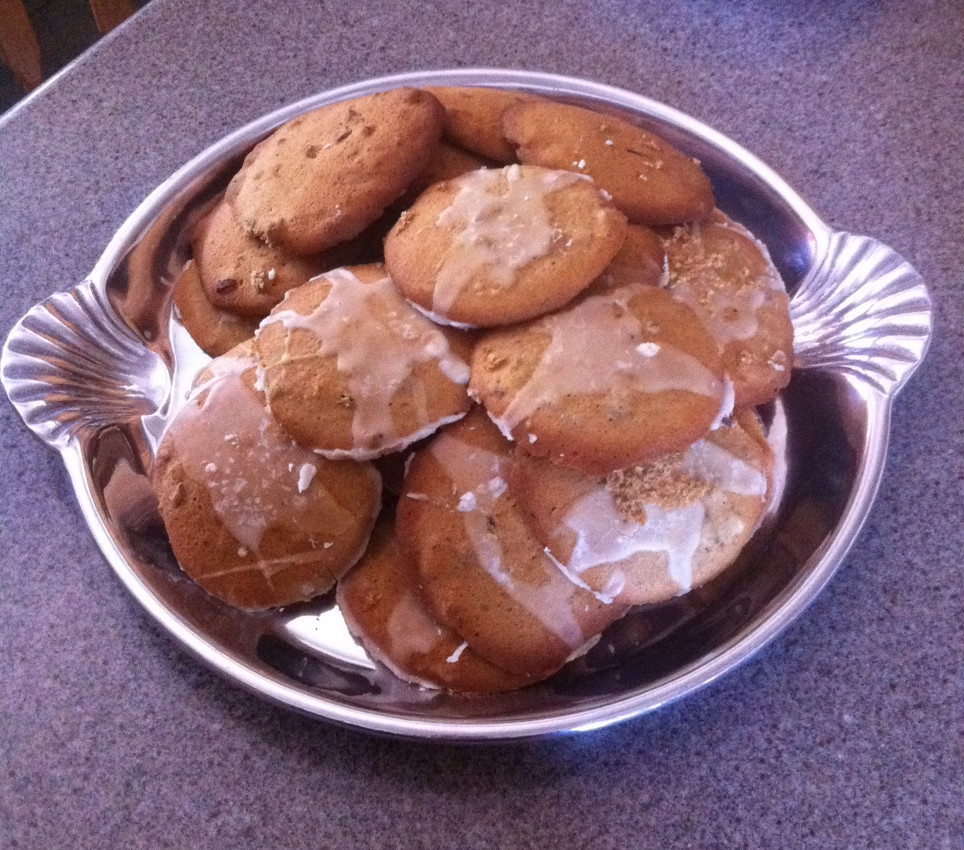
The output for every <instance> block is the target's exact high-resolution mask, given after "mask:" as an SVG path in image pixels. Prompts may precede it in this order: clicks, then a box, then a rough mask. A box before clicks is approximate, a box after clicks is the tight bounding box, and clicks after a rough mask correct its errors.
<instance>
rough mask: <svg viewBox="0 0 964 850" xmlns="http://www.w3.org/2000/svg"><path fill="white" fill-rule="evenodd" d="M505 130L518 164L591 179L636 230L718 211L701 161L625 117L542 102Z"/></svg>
mask: <svg viewBox="0 0 964 850" xmlns="http://www.w3.org/2000/svg"><path fill="white" fill-rule="evenodd" d="M502 128H503V131H504V133H505V135H506V138H508V139H509V141H510V142H512V143H513V144H514V145H515V146H516V153H517V154H518V156H519V161H520V162H524V163H530V164H533V165H542V166H544V167H546V168H563V169H567V170H569V171H577V172H579V173H580V174H588V175H589V176H590V177H592V178H593V180H595V181H596V183H597V184H598V185H599V186H600V187H601V188H603V189H605V190H606V191H607V192H609V193H610V194H611V195H612V196H613V202H614V203H615V204H616V206H617V207H618V208H619V209H621V210H622V211H623V212H624V213H626V215H627V216H629V220H630V221H632V222H635V223H637V224H652V225H657V224H679V223H682V222H685V221H692V220H695V219H700V218H703V217H705V216H707V215H709V214H710V212H712V210H713V207H714V206H715V201H714V199H713V188H712V186H711V185H710V181H709V178H707V176H706V175H705V174H704V173H703V170H702V169H701V168H700V166H699V163H697V162H695V161H694V160H692V159H690V158H688V157H686V156H684V155H683V154H682V153H680V152H679V151H678V150H676V149H675V148H674V147H673V146H672V145H670V144H669V143H667V142H665V141H663V140H662V139H661V138H659V137H658V136H654V135H653V134H652V133H648V132H646V131H645V130H643V129H641V128H640V127H637V126H635V125H634V124H630V123H629V122H628V121H625V120H623V119H621V118H616V117H614V116H612V115H603V114H601V113H599V112H593V111H592V110H590V109H583V108H582V107H579V106H570V105H568V104H563V103H556V102H553V101H545V100H541V101H540V100H536V101H527V102H524V103H517V104H514V105H513V106H510V107H508V108H507V109H506V111H505V112H504V114H503V117H502Z"/></svg>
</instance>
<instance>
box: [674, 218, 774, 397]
mask: <svg viewBox="0 0 964 850" xmlns="http://www.w3.org/2000/svg"><path fill="white" fill-rule="evenodd" d="M665 246H666V256H667V265H668V270H669V280H668V289H669V291H670V293H671V294H672V295H673V297H674V298H676V299H678V300H679V301H682V302H683V303H684V304H687V305H688V306H690V307H692V309H693V310H694V312H695V313H696V315H697V316H699V317H700V319H701V320H702V322H703V324H704V325H705V326H706V328H707V330H709V332H710V333H711V334H712V335H713V337H714V338H715V339H716V340H717V342H718V343H719V344H720V346H721V348H722V350H723V364H724V366H725V367H726V371H727V373H728V375H729V376H730V379H731V380H732V381H733V388H734V394H735V397H736V405H737V406H738V407H741V406H748V405H756V404H763V403H764V402H767V401H770V400H771V399H773V398H775V397H776V395H777V393H778V392H779V391H780V390H781V389H782V388H783V387H785V386H786V385H787V384H788V383H789V381H790V368H791V365H792V361H793V325H791V324H790V316H789V312H788V303H789V302H788V298H787V293H786V288H785V287H784V284H783V279H782V278H781V277H780V273H779V272H778V271H777V269H776V267H775V266H774V265H773V262H772V260H771V259H770V255H769V253H768V252H767V249H766V247H765V246H764V245H763V244H762V243H760V242H759V241H758V240H757V239H756V238H755V237H754V236H753V234H752V233H750V231H748V230H747V229H746V228H745V227H743V226H742V225H740V224H738V223H737V222H735V221H733V220H731V219H729V218H727V217H726V216H725V215H724V214H723V213H721V212H719V211H717V212H715V213H714V215H713V217H712V218H711V219H710V220H709V221H706V222H700V223H694V224H688V225H685V226H680V227H677V228H675V229H674V230H673V231H672V233H671V234H669V235H667V237H666V239H665Z"/></svg>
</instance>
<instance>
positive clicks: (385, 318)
mask: <svg viewBox="0 0 964 850" xmlns="http://www.w3.org/2000/svg"><path fill="white" fill-rule="evenodd" d="M468 345H469V342H468V340H466V339H463V338H462V336H461V334H459V333H458V332H456V331H451V330H449V329H442V328H439V327H438V326H436V325H435V324H433V323H432V322H430V321H429V320H428V319H426V318H425V317H424V316H422V315H421V314H420V313H418V312H417V311H416V310H415V309H414V308H413V307H412V306H411V305H410V304H408V303H407V302H406V301H405V300H404V299H403V298H402V297H401V295H399V293H398V291H397V290H396V288H395V286H394V285H393V284H392V281H391V279H390V278H389V277H388V275H387V274H386V272H385V269H384V267H382V266H378V265H371V266H356V267H354V268H352V269H335V270H333V271H330V272H326V273H325V274H324V275H322V276H320V277H317V278H315V279H314V280H312V281H310V282H309V283H307V284H306V285H305V286H301V287H298V288H297V289H292V290H291V291H289V293H288V295H287V297H286V298H285V300H284V301H282V302H281V303H280V304H279V305H278V306H277V307H275V308H274V310H272V312H271V315H270V316H268V318H266V319H265V320H264V321H263V322H262V323H261V329H260V330H259V332H258V338H257V351H258V356H259V358H260V361H261V364H262V366H263V368H264V376H263V378H264V388H265V393H266V395H267V398H268V404H269V405H270V408H271V413H272V415H273V416H274V417H275V419H277V420H278V422H279V423H280V424H281V427H282V428H284V430H285V431H287V432H288V433H289V434H290V435H291V436H292V437H294V438H295V439H296V440H297V441H298V442H299V443H301V444H302V445H303V446H306V447H308V448H311V449H315V450H317V451H318V452H319V453H320V454H322V455H324V456H325V457H330V458H345V457H349V458H354V459H355V460H369V459H371V458H373V457H377V456H379V455H383V454H387V453H389V452H393V451H398V450H400V449H402V448H404V447H405V446H407V445H408V444H410V443H412V442H415V441H416V440H418V439H421V438H422V437H425V436H427V435H428V434H430V433H432V432H433V431H434V430H435V429H436V428H438V427H439V426H440V425H442V424H444V423H446V422H452V421H454V420H456V419H459V418H460V417H461V416H462V415H463V414H464V413H465V411H466V410H468V408H469V404H470V402H469V399H468V396H467V394H466V390H465V384H466V382H467V380H468V366H467V364H466V358H467V356H468ZM460 349H461V351H460Z"/></svg>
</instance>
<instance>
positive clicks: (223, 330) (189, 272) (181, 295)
mask: <svg viewBox="0 0 964 850" xmlns="http://www.w3.org/2000/svg"><path fill="white" fill-rule="evenodd" d="M172 297H173V299H174V306H175V308H177V314H178V316H179V317H180V319H181V323H182V324H183V325H184V328H185V329H186V330H187V332H188V333H189V334H190V335H191V338H192V339H193V340H194V341H195V342H196V343H197V345H198V347H199V348H200V349H201V350H202V351H203V352H204V353H205V354H210V355H211V356H212V357H218V356H219V355H221V354H225V353H226V352H228V351H230V350H231V349H232V348H234V346H236V345H238V344H239V343H241V342H243V341H244V340H246V339H251V337H253V336H254V332H255V331H256V330H257V329H258V320H257V319H250V318H247V317H246V316H238V315H235V314H234V313H228V312H227V311H225V310H219V309H218V308H217V307H215V306H214V305H213V304H211V302H210V301H208V297H207V293H205V291H204V287H203V286H202V285H201V276H200V275H199V274H198V271H197V265H196V264H195V263H194V261H193V260H189V261H188V262H187V264H186V265H185V266H184V270H183V271H182V272H181V274H180V275H179V276H178V279H177V281H176V282H175V283H174V292H173V294H172Z"/></svg>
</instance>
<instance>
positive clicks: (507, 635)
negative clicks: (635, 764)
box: [396, 409, 625, 678]
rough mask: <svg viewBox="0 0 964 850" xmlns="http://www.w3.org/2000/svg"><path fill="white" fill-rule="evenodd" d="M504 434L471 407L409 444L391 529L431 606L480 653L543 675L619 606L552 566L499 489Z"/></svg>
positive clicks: (504, 466) (506, 457)
mask: <svg viewBox="0 0 964 850" xmlns="http://www.w3.org/2000/svg"><path fill="white" fill-rule="evenodd" d="M511 449H512V447H511V444H509V443H508V442H506V440H505V439H503V437H502V436H501V435H500V434H499V432H498V430H496V428H495V427H494V426H493V425H492V423H491V422H490V421H489V420H488V419H487V418H486V416H485V415H484V414H483V413H482V412H481V411H480V410H478V409H476V410H475V411H473V412H472V413H470V414H469V415H468V416H467V417H466V418H465V419H463V420H462V421H460V422H458V423H456V424H455V425H452V426H450V427H448V428H446V429H445V430H443V431H442V432H441V433H439V434H437V435H436V436H435V437H434V439H433V440H432V441H431V442H430V443H429V444H428V446H427V447H426V448H425V449H423V450H422V451H420V452H417V453H416V455H415V457H414V459H413V461H412V463H411V465H410V467H409V471H408V475H407V476H406V478H405V485H404V490H403V493H402V497H401V499H400V500H399V504H398V509H397V511H398V512H397V516H396V531H397V534H398V536H399V540H400V541H401V543H402V545H403V546H404V547H405V549H406V551H408V552H409V553H410V554H411V557H412V558H413V561H414V563H415V567H416V570H417V573H418V578H419V585H420V587H421V588H422V593H423V596H424V598H425V601H426V604H427V605H428V608H429V610H430V611H431V612H432V614H433V616H434V617H435V618H436V619H437V620H438V621H439V622H440V623H443V624H444V625H446V626H448V627H449V628H451V629H452V630H453V631H454V632H456V634H460V635H462V637H463V638H464V639H465V642H466V643H467V644H468V646H469V647H470V648H471V649H473V650H474V651H475V652H476V653H478V654H479V655H480V656H482V657H483V658H485V659H486V660H488V661H489V662H491V663H492V664H495V665H496V666H498V667H500V668H501V669H504V670H508V671H510V672H513V673H517V674H519V675H523V676H529V677H533V678H541V677H544V676H548V675H550V674H551V673H553V672H555V671H556V670H557V669H559V668H560V667H561V666H562V665H563V664H564V663H565V662H566V661H567V660H568V659H569V658H570V657H572V656H573V655H574V654H577V653H579V652H580V651H581V650H583V649H585V648H586V647H587V646H588V644H589V642H590V641H591V640H593V639H594V638H595V637H596V636H597V635H598V634H599V633H601V632H602V630H603V629H604V628H606V626H608V625H609V624H610V623H612V622H614V621H615V620H616V619H617V618H618V617H619V616H621V615H622V614H623V613H624V612H625V608H624V607H622V606H620V605H619V604H617V603H614V602H612V600H609V599H602V598H599V597H598V596H596V595H594V594H593V593H592V592H591V591H590V590H588V589H587V588H586V586H585V585H584V584H582V585H580V584H576V583H574V582H573V581H571V580H570V578H568V577H567V576H566V575H565V574H563V572H562V571H561V570H560V569H559V568H558V566H557V565H556V563H555V562H554V561H553V559H552V558H550V557H549V556H548V555H547V554H546V553H545V552H544V551H543V546H542V545H541V544H540V543H539V542H538V541H537V540H536V539H535V538H534V537H533V536H532V533H531V531H530V530H529V527H528V525H527V523H526V521H525V518H524V515H523V513H522V510H521V508H520V507H519V505H518V504H517V503H516V501H515V500H514V499H513V498H512V497H511V496H510V495H509V494H508V493H507V491H506V477H507V475H508V472H509V463H510V459H511Z"/></svg>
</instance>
